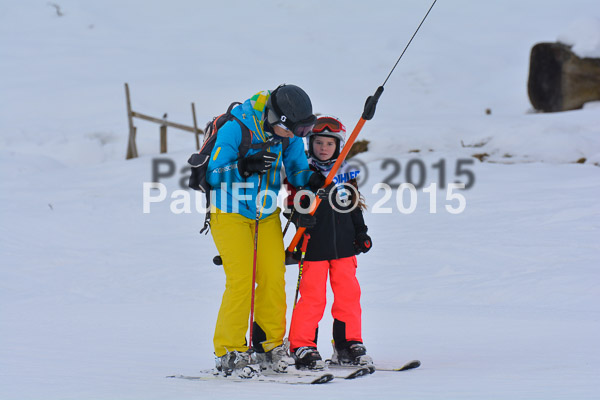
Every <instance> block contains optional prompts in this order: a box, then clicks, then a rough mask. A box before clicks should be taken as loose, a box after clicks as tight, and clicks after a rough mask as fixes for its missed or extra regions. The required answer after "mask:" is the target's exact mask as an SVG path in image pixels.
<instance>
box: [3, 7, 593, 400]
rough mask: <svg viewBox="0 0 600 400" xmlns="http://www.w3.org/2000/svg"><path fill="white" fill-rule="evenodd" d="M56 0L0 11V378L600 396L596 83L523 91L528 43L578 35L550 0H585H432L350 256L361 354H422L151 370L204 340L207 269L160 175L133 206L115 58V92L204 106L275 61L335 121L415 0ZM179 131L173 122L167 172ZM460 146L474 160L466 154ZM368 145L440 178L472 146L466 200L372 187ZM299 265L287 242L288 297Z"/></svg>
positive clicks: (192, 360)
mask: <svg viewBox="0 0 600 400" xmlns="http://www.w3.org/2000/svg"><path fill="white" fill-rule="evenodd" d="M58 4H59V6H60V9H61V12H62V13H63V14H64V15H63V16H60V17H59V16H58V15H57V13H56V9H55V8H53V7H52V6H50V5H48V3H47V2H45V1H36V0H28V1H20V2H11V3H7V4H3V12H2V14H1V15H0V59H1V60H2V62H1V63H0V90H1V92H2V96H0V179H1V181H2V183H3V189H2V190H1V191H0V204H1V207H0V221H2V223H1V224H0V240H1V242H0V243H1V244H0V251H1V253H0V254H1V255H2V268H1V269H0V398H2V399H15V400H17V399H18V400H22V399H197V398H202V399H205V398H206V399H209V398H219V399H238V398H240V399H241V398H244V399H248V398H250V399H252V398H256V399H259V398H260V399H264V398H290V399H306V398H307V397H309V396H310V397H313V398H324V399H325V398H327V399H348V398H366V397H375V398H398V397H402V398H414V399H448V398H453V399H470V398H473V399H474V398H478V399H481V398H497V399H511V400H512V399H565V398H572V399H593V398H598V396H599V395H600V390H598V388H597V384H596V383H595V382H596V381H597V377H598V375H599V372H600V368H599V367H598V366H599V365H600V351H599V350H598V349H597V348H598V346H597V343H596V342H597V337H598V336H599V334H600V322H599V321H600V310H599V308H598V304H599V300H600V289H599V286H598V282H599V279H600V272H599V271H598V265H600V242H599V241H598V238H599V237H600V235H599V233H600V206H599V205H598V199H599V198H600V176H599V174H600V169H599V168H598V166H595V165H594V163H599V162H600V112H599V111H600V106H599V104H597V103H596V104H588V105H587V106H586V107H585V108H584V109H583V110H578V111H572V112H568V113H561V114H536V113H531V111H530V105H529V103H528V100H527V93H526V80H527V71H528V56H529V50H530V48H531V46H532V45H533V44H535V43H537V42H539V41H554V40H556V38H557V37H558V36H559V35H562V37H569V38H571V39H572V40H575V41H576V40H577V38H578V37H580V36H578V35H581V33H579V34H578V33H577V32H573V31H572V30H573V28H571V26H572V25H571V23H572V22H573V21H577V20H578V19H580V18H581V17H586V18H587V17H594V14H596V15H595V16H596V17H598V16H599V13H600V10H599V9H598V7H597V6H596V4H595V2H593V1H591V0H589V1H583V0H580V1H570V2H566V1H557V0H555V1H545V2H538V1H530V2H517V1H505V2H495V3H491V2H471V1H458V0H455V1H452V2H450V1H442V0H440V1H439V2H438V4H437V5H436V6H435V8H434V10H433V11H432V13H431V15H430V17H429V19H428V20H427V22H426V23H425V24H424V25H423V28H422V31H421V32H420V33H419V35H418V36H417V38H416V39H415V41H414V42H413V44H412V46H411V48H410V49H409V50H408V51H407V53H406V55H405V58H404V59H403V60H402V62H401V63H400V64H399V66H398V69H397V70H396V72H395V73H394V75H392V77H391V78H390V80H389V82H388V84H387V85H386V90H385V92H384V94H383V96H382V98H381V101H380V104H379V107H378V110H377V113H376V116H375V118H374V119H373V121H370V122H368V123H367V124H366V125H365V128H364V129H363V132H362V133H361V137H362V138H366V139H369V140H371V149H370V151H369V152H368V153H366V154H364V155H362V157H360V158H361V160H362V161H363V162H365V163H366V166H367V167H368V171H369V176H368V179H367V181H366V182H365V184H364V186H363V187H361V190H362V192H363V193H364V194H365V196H366V198H367V202H368V204H369V206H370V211H369V213H368V214H367V215H366V217H365V218H366V221H367V223H368V225H369V228H370V230H369V232H370V233H371V234H372V237H373V242H374V248H373V251H371V252H370V253H368V254H366V255H362V256H360V257H359V269H358V274H359V279H360V281H361V284H362V290H363V317H364V327H363V330H364V332H363V334H364V339H365V342H366V345H367V347H368V349H369V352H370V354H372V356H373V357H374V359H375V360H376V361H378V362H381V363H394V362H398V363H401V362H403V361H406V360H408V359H413V358H419V359H421V361H422V362H423V366H422V367H421V368H420V369H418V370H415V371H412V372H407V373H401V374H386V373H376V374H375V375H373V376H369V377H367V378H363V379H360V380H357V381H353V382H333V383H331V384H329V385H323V386H319V387H291V386H286V385H275V384H272V385H269V384H264V385H263V384H253V383H249V384H248V385H245V384H234V383H225V384H224V383H222V382H187V381H174V380H168V379H165V378H164V377H165V376H166V375H171V374H176V373H184V374H194V372H195V371H198V370H200V369H205V368H209V367H210V366H212V362H213V361H212V333H213V329H214V323H215V320H216V315H217V311H218V307H219V304H220V298H221V295H222V291H223V288H224V274H223V271H222V269H221V268H219V267H215V266H213V265H212V263H211V259H212V257H213V256H214V255H215V254H216V249H215V246H214V244H213V243H212V240H211V238H210V236H208V237H204V236H202V237H201V236H199V235H198V233H197V231H198V229H199V227H200V226H201V223H202V218H203V216H202V215H200V214H198V213H195V212H193V213H190V214H186V213H182V214H176V213H173V212H172V211H171V203H170V201H165V202H162V203H156V204H152V205H151V212H150V213H148V214H145V213H143V208H142V206H143V204H142V196H143V190H142V185H143V182H148V181H150V180H151V177H152V161H153V159H154V158H155V157H157V152H158V128H157V127H156V126H155V125H150V124H144V123H139V124H138V132H139V133H138V147H139V150H140V155H141V157H140V158H138V159H135V160H129V161H125V160H124V154H125V141H126V137H127V121H126V117H125V116H126V114H125V105H124V93H123V83H124V82H129V84H130V87H131V89H132V95H133V105H134V109H136V110H139V111H140V112H145V113H148V114H151V115H157V116H160V115H162V113H164V112H168V113H169V118H170V119H172V120H174V121H178V122H182V123H186V124H191V115H190V111H189V110H190V102H191V101H194V102H195V103H196V109H197V110H198V117H199V120H200V121H205V120H207V119H209V118H210V117H211V116H213V115H215V114H217V113H220V112H222V111H223V109H224V107H225V106H227V105H228V104H229V102H231V101H233V100H243V99H245V98H246V97H248V96H250V95H252V94H253V93H255V92H256V91H258V90H262V89H266V88H274V87H275V86H276V85H277V84H279V83H282V82H289V83H295V84H298V85H300V86H302V87H303V88H305V89H306V91H307V92H308V93H309V94H310V95H311V97H312V99H313V104H314V106H315V110H316V111H317V112H322V113H331V114H334V115H338V116H340V117H341V118H342V119H343V120H344V121H345V122H346V125H347V126H349V127H350V128H351V127H353V125H354V123H355V122H356V121H357V120H358V117H359V115H360V112H361V110H362V105H363V102H364V99H365V98H366V96H368V95H370V94H372V92H373V91H374V90H375V88H376V87H377V86H378V85H379V84H381V82H382V81H383V79H384V78H385V76H386V74H387V73H388V72H389V69H390V68H391V66H392V65H393V63H394V62H395V60H396V58H397V57H398V55H399V53H400V52H401V51H402V49H403V47H404V45H405V43H406V41H407V40H408V38H409V37H410V35H411V34H412V32H413V31H414V29H415V28H416V25H417V24H418V22H419V21H420V19H421V18H422V16H423V15H424V13H425V12H426V10H427V7H428V6H429V4H427V2H424V1H417V0H408V1H403V2H391V1H382V0H378V1H372V2H369V4H368V6H367V5H365V4H364V3H363V2H358V1H352V2H346V1H327V2H316V1H305V2H302V3H291V2H283V1H278V0H268V1H265V2H262V3H258V4H249V3H248V2H241V1H234V2H220V3H217V2H193V1H183V0H181V1H174V2H172V3H171V4H169V5H166V4H164V3H159V2H142V1H133V0H126V1H118V2H117V1H115V0H107V1H104V2H101V3H94V4H92V3H89V2H77V1H73V0H70V1H68V0H60V1H59V3H58ZM588 21H589V19H588ZM589 29H590V30H587V31H586V32H588V33H589V32H591V31H593V29H595V28H593V29H592V28H589ZM584 33H585V32H584ZM586 46H587V48H593V44H589V43H587V44H586ZM487 108H490V109H491V111H492V113H491V115H486V114H485V110H486V109H487ZM193 149H194V140H193V138H192V137H191V136H190V135H189V134H187V133H182V132H176V131H173V130H171V131H170V136H169V150H170V152H169V154H168V157H170V158H171V159H172V160H173V161H174V162H175V163H176V166H177V173H176V174H175V176H173V177H171V178H168V179H163V180H162V182H163V183H164V184H165V185H166V187H167V190H168V192H169V194H171V193H173V192H174V191H175V190H178V189H180V186H179V180H180V179H181V178H182V176H183V175H181V174H180V173H179V170H180V169H181V168H182V167H183V166H184V164H185V161H186V160H187V157H188V155H189V153H191V151H193ZM417 150H418V152H416V151H417ZM482 153H487V154H488V155H489V156H488V158H487V160H488V161H492V162H484V163H480V162H479V161H478V160H477V159H474V158H472V157H471V156H472V155H473V154H482ZM388 158H390V159H393V160H395V161H396V162H397V163H399V165H400V166H401V168H402V169H401V171H400V173H399V174H398V175H397V176H393V177H392V178H391V181H392V182H394V183H400V182H401V181H402V180H403V178H404V177H405V172H406V169H407V165H408V164H409V163H410V162H411V161H412V163H413V165H416V166H418V165H420V164H419V163H420V162H422V165H423V166H424V168H425V172H426V174H427V178H426V179H425V182H424V184H425V186H428V185H429V184H430V183H439V181H440V179H439V168H435V167H433V164H437V165H440V164H438V163H439V162H440V160H445V173H444V174H443V177H444V178H445V181H446V183H449V182H453V181H454V180H455V179H456V180H462V181H464V180H465V177H466V176H465V175H462V176H457V173H456V172H457V171H456V166H457V160H473V161H474V162H473V163H472V164H464V165H463V167H466V168H467V169H469V170H470V171H472V172H473V174H474V177H475V183H474V185H473V187H472V188H471V189H468V190H465V191H463V192H461V193H463V195H464V196H465V199H466V207H465V210H464V212H462V213H460V214H457V215H454V214H451V213H449V212H448V211H447V210H446V208H445V206H446V205H450V206H456V203H457V202H456V201H451V200H447V199H446V196H447V195H448V191H447V190H441V189H438V190H437V197H436V200H437V203H436V207H435V211H436V213H431V210H430V204H431V197H430V196H429V195H428V194H427V193H423V191H422V190H419V191H418V196H417V198H416V203H417V205H416V209H415V210H414V212H412V213H411V214H402V213H401V212H400V211H399V206H398V205H397V204H396V202H395V197H396V193H397V191H394V193H393V196H394V197H393V198H391V199H389V200H387V201H384V195H383V192H377V191H375V192H374V193H373V192H372V189H373V187H374V184H375V183H377V182H381V181H383V180H386V179H387V178H390V175H393V166H394V164H393V163H389V164H386V165H384V162H385V159H388ZM582 158H585V159H586V161H585V163H584V164H575V161H577V160H580V159H582ZM415 174H416V173H415ZM408 202H409V199H408V193H405V198H404V203H403V205H404V206H407V205H408ZM382 208H390V209H391V213H389V214H384V213H375V212H374V209H382ZM287 240H289V237H288V239H287ZM287 240H286V243H287ZM296 277H297V268H295V267H293V266H292V267H289V268H288V272H287V274H286V280H287V293H288V297H289V298H290V301H289V302H291V298H292V297H293V293H294V289H295V282H296ZM330 297H331V296H330ZM290 315H291V313H290V312H289V313H288V317H289V316H290ZM331 323H332V321H331V317H330V316H328V315H326V316H325V317H324V319H323V322H322V328H321V337H320V341H319V347H320V349H321V351H322V353H323V354H324V355H325V356H328V355H329V354H330V353H329V348H330V345H329V343H328V342H329V339H330V338H329V337H328V334H329V332H330V326H331Z"/></svg>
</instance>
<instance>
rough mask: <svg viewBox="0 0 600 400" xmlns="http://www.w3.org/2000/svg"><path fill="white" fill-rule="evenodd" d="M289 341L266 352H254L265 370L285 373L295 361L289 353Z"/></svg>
mask: <svg viewBox="0 0 600 400" xmlns="http://www.w3.org/2000/svg"><path fill="white" fill-rule="evenodd" d="M287 346H288V345H287V343H283V344H281V345H280V346H277V347H275V348H274V349H272V350H270V351H267V352H264V353H258V352H256V353H254V354H255V358H256V362H257V363H258V364H259V365H260V368H261V369H263V370H266V369H269V368H270V369H271V370H272V371H273V372H277V373H285V372H287V368H288V366H289V365H290V364H293V363H294V359H293V358H291V357H290V356H289V354H288V347H287Z"/></svg>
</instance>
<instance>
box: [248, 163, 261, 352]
mask: <svg viewBox="0 0 600 400" xmlns="http://www.w3.org/2000/svg"><path fill="white" fill-rule="evenodd" d="M262 181H263V175H262V174H260V175H259V178H258V192H260V189H261V188H262ZM260 211H261V207H259V205H258V203H257V204H256V220H255V221H254V260H253V261H252V296H251V298H250V333H249V340H248V342H249V349H252V348H253V347H252V331H253V330H254V295H255V293H256V256H257V253H258V221H259V220H260Z"/></svg>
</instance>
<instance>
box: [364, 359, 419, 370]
mask: <svg viewBox="0 0 600 400" xmlns="http://www.w3.org/2000/svg"><path fill="white" fill-rule="evenodd" d="M420 366H421V361H419V360H412V361H409V362H407V363H406V364H404V365H403V366H401V367H384V366H377V365H376V366H375V370H376V371H408V370H411V369H415V368H419V367H420Z"/></svg>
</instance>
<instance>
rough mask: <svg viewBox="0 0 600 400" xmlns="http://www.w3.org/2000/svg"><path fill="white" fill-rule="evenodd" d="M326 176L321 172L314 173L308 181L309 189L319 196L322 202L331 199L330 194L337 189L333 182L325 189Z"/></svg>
mask: <svg viewBox="0 0 600 400" xmlns="http://www.w3.org/2000/svg"><path fill="white" fill-rule="evenodd" d="M326 179H327V178H325V176H324V175H323V174H322V173H320V172H317V171H315V172H313V174H312V175H311V176H310V178H309V179H308V187H309V188H310V190H312V191H313V192H315V194H316V195H317V196H319V197H320V198H321V200H326V199H328V198H329V192H331V190H333V188H334V187H335V183H333V182H331V183H330V184H329V185H328V186H327V187H323V185H324V184H325V180H326Z"/></svg>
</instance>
